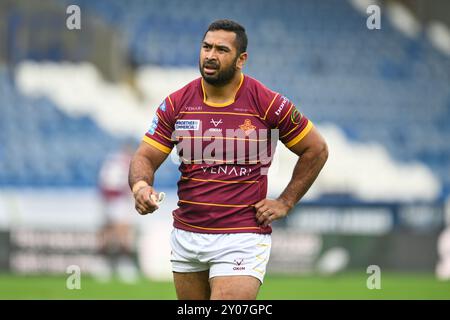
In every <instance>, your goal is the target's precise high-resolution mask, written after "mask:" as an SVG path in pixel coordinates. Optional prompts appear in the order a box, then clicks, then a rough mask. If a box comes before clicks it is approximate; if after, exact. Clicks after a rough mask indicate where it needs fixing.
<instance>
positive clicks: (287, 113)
mask: <svg viewBox="0 0 450 320" xmlns="http://www.w3.org/2000/svg"><path fill="white" fill-rule="evenodd" d="M293 107H294V104H293V103H291V107H290V108H289V110H288V111H287V112H286V114H285V115H284V117H283V118H282V119H281V120H280V121H278V126H279V125H280V123H282V122H283V120H284V119H286V117H287V116H288V115H289V113H290V112H291V110H292V108H293ZM278 126H277V128H278Z"/></svg>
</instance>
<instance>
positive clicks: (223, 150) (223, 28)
mask: <svg viewBox="0 0 450 320" xmlns="http://www.w3.org/2000/svg"><path fill="white" fill-rule="evenodd" d="M168 50H170V48H168ZM293 54H295V53H293ZM247 58H248V53H247V35H246V33H245V29H244V28H243V27H242V26H241V25H240V24H238V23H236V22H234V21H231V20H217V21H215V22H213V23H212V24H211V25H210V26H209V27H208V30H207V31H206V33H205V34H204V37H203V40H202V44H201V49H200V58H199V68H200V73H201V77H200V78H198V79H196V80H194V81H192V82H190V83H188V84H187V85H186V86H184V87H183V88H181V89H180V90H178V91H176V92H174V93H172V94H170V95H169V96H167V97H166V98H165V99H164V101H163V102H162V103H161V105H160V106H159V108H158V110H157V112H156V115H155V117H154V118H153V121H152V124H151V127H150V130H149V131H148V132H147V133H146V134H145V136H144V138H143V141H142V143H141V145H140V146H139V148H138V150H137V151H136V153H135V155H134V157H133V159H132V161H131V165H130V173H129V184H130V187H131V189H132V191H133V194H134V197H135V200H136V201H135V207H136V210H137V211H138V212H139V213H140V214H142V215H145V214H148V213H152V212H154V211H155V210H156V209H157V208H158V204H157V202H155V200H154V199H152V197H153V196H156V195H157V194H158V193H157V192H156V191H155V190H154V188H153V187H152V186H153V182H154V175H155V171H156V170H157V169H158V167H159V166H160V165H161V163H162V162H163V161H164V160H165V159H166V158H167V156H168V155H169V153H170V152H171V150H172V148H173V147H174V146H176V148H177V153H178V155H179V157H180V159H181V164H180V166H179V170H180V172H181V177H180V180H179V181H178V197H179V201H178V205H177V208H176V209H175V210H174V211H173V213H172V214H173V219H174V223H173V226H174V229H173V231H172V234H171V246H172V255H171V262H172V269H173V270H172V271H173V275H174V283H175V288H176V292H177V296H178V298H179V299H256V297H257V294H258V291H259V288H260V285H261V284H262V283H263V280H264V274H265V271H266V266H267V262H268V260H269V254H270V248H271V236H270V234H271V231H272V229H271V226H270V224H271V222H272V221H274V220H277V219H280V218H283V217H285V216H286V215H287V214H288V212H289V211H290V210H291V209H292V208H293V207H294V205H295V204H296V203H297V202H298V201H299V200H300V199H301V198H302V197H303V195H304V194H305V193H306V192H307V190H308V189H309V188H310V186H311V185H312V184H313V182H314V180H315V179H316V178H317V176H318V174H319V172H320V170H321V169H322V167H323V166H324V164H325V162H326V160H327V157H328V149H327V144H326V142H325V141H324V139H323V138H322V136H321V135H320V134H319V132H318V131H317V129H316V128H315V127H314V126H313V124H312V122H311V121H310V120H309V119H308V118H307V117H306V116H304V115H303V114H302V113H301V112H300V111H299V110H298V109H297V108H296V106H295V105H294V103H292V102H291V101H289V99H288V98H286V97H284V96H283V95H281V94H279V93H277V92H274V91H272V90H270V89H268V88H267V87H265V86H264V85H263V84H261V83H260V82H259V81H257V80H255V79H253V78H251V77H249V76H247V75H244V74H243V73H242V69H243V67H244V65H245V63H246V61H247ZM271 58H272V59H276V58H277V57H271ZM279 58H282V57H279ZM261 67H264V66H261ZM274 76H275V77H276V75H274ZM230 133H231V134H230ZM274 137H276V138H278V137H279V140H281V142H282V143H284V144H285V145H286V147H287V148H289V149H290V150H291V151H292V152H294V153H295V154H296V155H298V157H299V158H298V161H297V164H296V166H295V168H294V170H293V174H292V178H291V180H290V181H289V183H288V185H287V186H286V188H285V190H284V191H283V192H282V193H281V194H280V195H279V197H278V198H277V199H267V198H266V195H267V183H268V182H267V169H268V167H269V166H270V163H271V162H270V161H267V158H269V159H271V157H272V156H273V152H274V148H271V146H272V142H273V140H274ZM277 140H278V139H277ZM252 143H253V146H254V144H255V143H256V144H257V148H256V150H257V151H256V152H255V148H253V147H252ZM261 146H263V147H261ZM199 150H200V151H199ZM262 151H264V152H262ZM255 153H256V156H255ZM261 153H264V154H267V156H268V157H264V156H260V154H261Z"/></svg>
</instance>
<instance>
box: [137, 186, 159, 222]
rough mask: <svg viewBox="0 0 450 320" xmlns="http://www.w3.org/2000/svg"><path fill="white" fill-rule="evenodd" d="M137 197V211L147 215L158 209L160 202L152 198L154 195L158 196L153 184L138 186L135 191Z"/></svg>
mask: <svg viewBox="0 0 450 320" xmlns="http://www.w3.org/2000/svg"><path fill="white" fill-rule="evenodd" d="M133 195H134V199H135V208H136V211H137V212H139V214H141V215H146V214H148V213H153V212H154V211H155V210H157V209H158V204H157V203H156V202H155V201H154V200H153V199H152V195H155V196H156V198H158V193H157V192H156V191H155V189H153V187H152V186H148V185H147V186H142V187H139V188H136V191H134V193H133Z"/></svg>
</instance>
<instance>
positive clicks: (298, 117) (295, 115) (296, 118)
mask: <svg viewBox="0 0 450 320" xmlns="http://www.w3.org/2000/svg"><path fill="white" fill-rule="evenodd" d="M302 118H303V115H302V114H301V113H300V111H298V110H297V109H295V108H294V110H292V112H291V121H292V123H293V124H299V123H300V121H302Z"/></svg>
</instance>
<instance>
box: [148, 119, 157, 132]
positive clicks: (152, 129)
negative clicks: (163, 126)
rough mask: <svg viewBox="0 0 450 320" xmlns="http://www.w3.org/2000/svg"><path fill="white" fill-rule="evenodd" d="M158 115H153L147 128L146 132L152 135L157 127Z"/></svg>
mask: <svg viewBox="0 0 450 320" xmlns="http://www.w3.org/2000/svg"><path fill="white" fill-rule="evenodd" d="M158 120H159V119H158V116H157V115H155V116H154V117H153V120H152V124H151V125H150V129H148V133H150V134H151V135H153V134H154V133H155V130H156V128H157V127H158Z"/></svg>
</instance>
